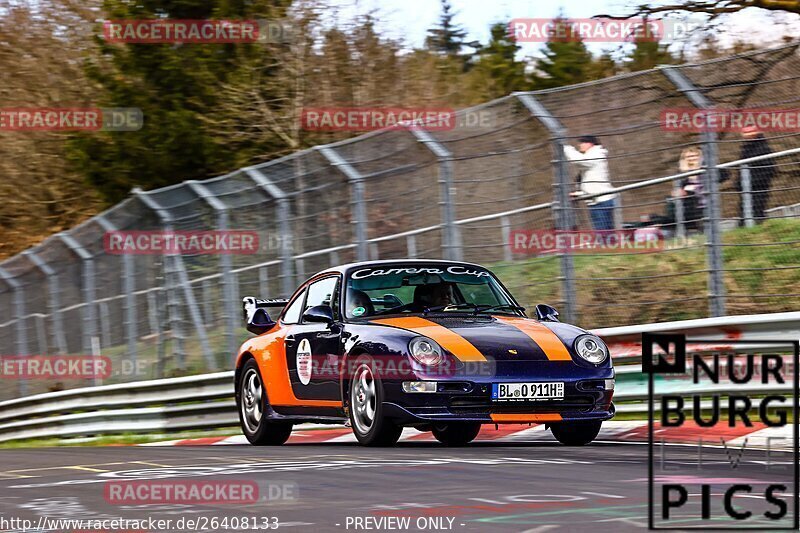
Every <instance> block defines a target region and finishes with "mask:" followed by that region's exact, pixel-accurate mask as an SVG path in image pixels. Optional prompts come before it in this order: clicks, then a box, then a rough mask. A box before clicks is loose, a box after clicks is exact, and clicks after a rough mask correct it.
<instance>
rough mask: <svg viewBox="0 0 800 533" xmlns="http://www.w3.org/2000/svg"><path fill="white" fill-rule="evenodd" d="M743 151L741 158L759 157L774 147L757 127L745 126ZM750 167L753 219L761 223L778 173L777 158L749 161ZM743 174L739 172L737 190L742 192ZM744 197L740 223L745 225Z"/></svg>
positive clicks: (741, 204) (740, 208)
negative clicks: (773, 181)
mask: <svg viewBox="0 0 800 533" xmlns="http://www.w3.org/2000/svg"><path fill="white" fill-rule="evenodd" d="M742 137H743V138H744V142H743V143H742V151H741V154H740V155H739V159H748V158H750V157H757V156H760V155H767V154H771V153H772V148H771V147H770V145H769V142H767V139H766V138H765V137H764V134H763V133H761V132H760V131H759V130H758V129H757V128H755V127H745V128H743V129H742ZM747 167H748V168H749V169H750V190H751V191H752V193H751V198H752V206H753V220H755V222H756V224H760V223H761V222H762V221H763V220H764V219H765V218H766V213H765V211H766V210H767V204H768V203H769V192H770V189H771V188H772V179H773V178H774V177H775V174H776V167H775V160H774V159H772V158H767V159H762V160H760V161H753V162H752V163H747ZM742 189H743V187H742V176H741V172H740V173H739V182H738V184H737V186H736V190H738V191H739V192H742ZM744 223H745V217H744V199H742V203H740V204H739V225H740V226H744Z"/></svg>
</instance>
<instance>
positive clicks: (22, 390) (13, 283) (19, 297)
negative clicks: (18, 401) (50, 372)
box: [0, 268, 30, 396]
mask: <svg viewBox="0 0 800 533" xmlns="http://www.w3.org/2000/svg"><path fill="white" fill-rule="evenodd" d="M0 279H2V280H3V281H4V282H5V283H6V285H7V286H8V288H9V289H11V293H12V295H13V298H14V316H15V318H16V320H17V321H16V330H15V331H16V338H15V339H14V340H15V343H16V346H15V349H16V352H17V353H16V355H17V356H18V357H21V356H27V355H30V354H29V353H28V328H27V324H26V321H25V314H26V311H25V293H24V290H23V288H22V283H20V282H19V281H17V280H15V279H14V277H13V276H12V275H11V274H9V273H8V272H7V271H6V270H5V269H3V268H0ZM17 383H18V384H19V395H20V396H25V395H26V394H27V393H28V382H27V380H25V379H20V380H18V381H17Z"/></svg>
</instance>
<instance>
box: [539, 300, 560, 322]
mask: <svg viewBox="0 0 800 533" xmlns="http://www.w3.org/2000/svg"><path fill="white" fill-rule="evenodd" d="M536 320H539V321H540V322H558V311H556V308H555V307H553V306H551V305H547V304H539V305H537V306H536Z"/></svg>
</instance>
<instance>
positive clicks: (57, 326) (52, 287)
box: [22, 250, 67, 355]
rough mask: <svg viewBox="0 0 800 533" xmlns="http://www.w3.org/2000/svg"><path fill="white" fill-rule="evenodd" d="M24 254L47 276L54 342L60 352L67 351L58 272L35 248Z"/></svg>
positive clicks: (64, 352)
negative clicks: (37, 253) (34, 250)
mask: <svg viewBox="0 0 800 533" xmlns="http://www.w3.org/2000/svg"><path fill="white" fill-rule="evenodd" d="M22 255H24V256H25V257H27V258H28V260H29V261H30V262H31V263H32V264H33V265H34V266H35V267H36V268H38V269H39V271H40V272H41V273H42V274H43V275H44V276H45V277H46V278H47V288H48V292H49V293H50V294H49V295H48V296H49V298H48V299H47V303H48V311H49V312H50V317H51V319H52V323H53V344H54V345H55V347H56V351H57V352H58V353H59V354H62V355H63V354H66V353H67V338H66V336H65V335H64V324H63V322H62V320H61V288H60V287H59V283H58V273H57V272H56V271H55V270H54V269H53V268H52V267H51V266H50V265H48V264H47V263H46V262H45V261H44V260H43V259H42V258H41V257H39V256H38V255H36V253H34V252H33V250H25V251H24V252H22Z"/></svg>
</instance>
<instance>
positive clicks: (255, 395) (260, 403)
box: [236, 359, 292, 446]
mask: <svg viewBox="0 0 800 533" xmlns="http://www.w3.org/2000/svg"><path fill="white" fill-rule="evenodd" d="M236 391H237V393H236V408H237V409H236V410H237V411H239V425H240V426H241V428H242V433H244V436H245V437H246V438H247V440H248V441H249V442H250V444H253V445H254V446H280V445H281V444H283V443H285V442H286V441H287V440H289V436H290V435H291V434H292V423H291V422H274V421H270V420H269V419H268V418H267V417H266V416H265V415H266V414H267V411H268V410H267V405H268V403H267V391H266V390H265V389H264V380H263V379H262V378H261V372H260V371H259V370H258V364H257V363H256V362H255V360H254V359H249V360H248V361H247V362H246V363H245V364H244V366H243V367H242V371H241V372H240V373H239V383H238V384H237V387H236ZM257 413H260V414H259V415H257Z"/></svg>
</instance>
